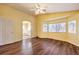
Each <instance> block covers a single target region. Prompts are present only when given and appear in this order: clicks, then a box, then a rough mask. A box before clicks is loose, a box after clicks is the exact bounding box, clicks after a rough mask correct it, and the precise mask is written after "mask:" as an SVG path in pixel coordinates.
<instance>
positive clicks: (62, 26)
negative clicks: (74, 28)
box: [49, 23, 66, 32]
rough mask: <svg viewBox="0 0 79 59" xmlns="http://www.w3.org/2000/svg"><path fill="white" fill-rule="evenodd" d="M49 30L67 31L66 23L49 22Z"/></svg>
mask: <svg viewBox="0 0 79 59" xmlns="http://www.w3.org/2000/svg"><path fill="white" fill-rule="evenodd" d="M49 32H66V23H57V24H49Z"/></svg>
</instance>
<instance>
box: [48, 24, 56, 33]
mask: <svg viewBox="0 0 79 59" xmlns="http://www.w3.org/2000/svg"><path fill="white" fill-rule="evenodd" d="M49 32H56V24H49Z"/></svg>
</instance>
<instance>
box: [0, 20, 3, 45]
mask: <svg viewBox="0 0 79 59" xmlns="http://www.w3.org/2000/svg"><path fill="white" fill-rule="evenodd" d="M2 28H3V20H2V19H0V45H3V37H2V36H3V33H2V32H3V29H2Z"/></svg>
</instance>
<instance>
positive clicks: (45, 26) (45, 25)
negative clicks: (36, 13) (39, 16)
mask: <svg viewBox="0 0 79 59" xmlns="http://www.w3.org/2000/svg"><path fill="white" fill-rule="evenodd" d="M43 32H48V24H46V23H44V24H43Z"/></svg>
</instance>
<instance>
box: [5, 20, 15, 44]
mask: <svg viewBox="0 0 79 59" xmlns="http://www.w3.org/2000/svg"><path fill="white" fill-rule="evenodd" d="M5 28H6V29H5V32H6V42H7V43H12V42H13V40H14V30H13V21H12V20H6V22H5Z"/></svg>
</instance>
